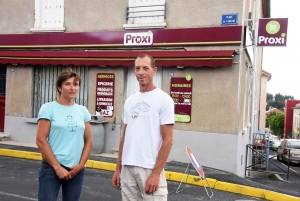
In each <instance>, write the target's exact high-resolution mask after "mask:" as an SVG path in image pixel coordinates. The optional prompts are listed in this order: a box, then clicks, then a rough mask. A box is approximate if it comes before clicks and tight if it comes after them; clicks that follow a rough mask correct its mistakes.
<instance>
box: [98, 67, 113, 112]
mask: <svg viewBox="0 0 300 201" xmlns="http://www.w3.org/2000/svg"><path fill="white" fill-rule="evenodd" d="M114 91H115V74H113V73H98V74H97V80H96V109H95V110H96V115H102V116H105V117H112V116H113V115H114Z"/></svg>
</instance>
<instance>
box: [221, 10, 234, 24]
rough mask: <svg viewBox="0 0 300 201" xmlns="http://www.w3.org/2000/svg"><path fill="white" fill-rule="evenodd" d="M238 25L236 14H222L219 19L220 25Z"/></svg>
mask: <svg viewBox="0 0 300 201" xmlns="http://www.w3.org/2000/svg"><path fill="white" fill-rule="evenodd" d="M237 23H238V14H237V13H232V14H223V15H222V19H221V25H235V24H237Z"/></svg>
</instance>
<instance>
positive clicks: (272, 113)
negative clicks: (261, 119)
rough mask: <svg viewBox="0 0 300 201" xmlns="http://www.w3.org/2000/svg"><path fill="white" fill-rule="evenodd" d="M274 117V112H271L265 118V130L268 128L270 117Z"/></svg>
mask: <svg viewBox="0 0 300 201" xmlns="http://www.w3.org/2000/svg"><path fill="white" fill-rule="evenodd" d="M275 115H277V113H276V112H271V113H270V114H269V115H267V118H266V128H270V126H271V125H270V123H269V122H270V119H271V117H273V116H275Z"/></svg>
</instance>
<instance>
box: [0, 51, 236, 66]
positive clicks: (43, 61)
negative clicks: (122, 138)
mask: <svg viewBox="0 0 300 201" xmlns="http://www.w3.org/2000/svg"><path fill="white" fill-rule="evenodd" d="M139 54H149V55H151V56H153V57H154V59H155V61H156V65H157V66H164V67H170V66H182V67H184V66H193V67H201V66H209V67H217V66H226V67H231V66H232V58H233V56H234V50H212V51H208V50H207V51H128V50H127V51H96V50H95V51H93V50H88V51H0V63H1V64H13V65H16V64H17V65H18V64H20V65H38V64H39V65H59V64H61V65H71V64H72V65H86V66H92V65H98V66H133V65H134V60H135V59H136V57H137V56H138V55H139Z"/></svg>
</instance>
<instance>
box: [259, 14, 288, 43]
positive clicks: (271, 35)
mask: <svg viewBox="0 0 300 201" xmlns="http://www.w3.org/2000/svg"><path fill="white" fill-rule="evenodd" d="M287 24H288V19H287V18H276V19H274V18H272V19H259V26H258V37H257V46H286V41H287Z"/></svg>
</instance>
